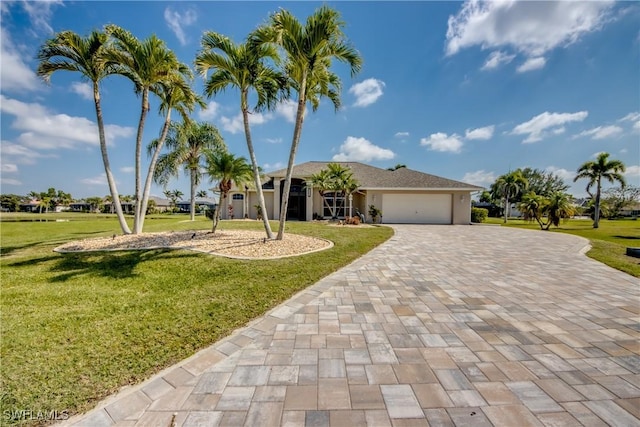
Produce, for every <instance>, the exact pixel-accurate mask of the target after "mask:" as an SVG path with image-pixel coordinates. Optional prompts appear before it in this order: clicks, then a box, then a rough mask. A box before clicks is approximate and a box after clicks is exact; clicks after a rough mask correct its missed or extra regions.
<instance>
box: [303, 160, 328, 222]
mask: <svg viewBox="0 0 640 427" xmlns="http://www.w3.org/2000/svg"><path fill="white" fill-rule="evenodd" d="M306 183H307V185H308V186H309V187H311V188H317V189H318V193H319V194H320V197H322V202H323V203H324V204H325V206H327V208H328V209H329V211H330V212H331V216H332V217H333V216H334V212H333V209H332V207H331V205H329V202H327V198H326V197H325V194H326V192H327V191H330V190H331V188H332V187H331V185H332V183H331V177H330V176H329V171H328V170H327V169H321V170H320V171H319V172H318V173H315V174H313V175H311V176H310V177H309V178H308V179H307V180H306Z"/></svg>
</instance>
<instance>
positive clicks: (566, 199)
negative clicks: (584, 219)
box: [544, 191, 575, 230]
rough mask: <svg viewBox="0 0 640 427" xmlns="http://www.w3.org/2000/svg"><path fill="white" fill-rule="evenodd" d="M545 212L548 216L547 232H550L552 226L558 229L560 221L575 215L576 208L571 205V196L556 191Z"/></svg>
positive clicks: (546, 205) (548, 200) (547, 202)
mask: <svg viewBox="0 0 640 427" xmlns="http://www.w3.org/2000/svg"><path fill="white" fill-rule="evenodd" d="M544 212H545V213H546V215H547V224H545V225H546V227H545V230H548V229H549V228H550V227H551V225H552V224H553V225H555V226H556V227H557V226H559V225H560V220H562V219H566V218H570V217H571V216H572V215H575V207H574V206H573V204H572V203H571V196H569V195H568V194H567V193H563V192H560V191H556V192H555V193H553V194H552V195H551V196H550V197H549V198H548V199H547V200H546V203H545V207H544Z"/></svg>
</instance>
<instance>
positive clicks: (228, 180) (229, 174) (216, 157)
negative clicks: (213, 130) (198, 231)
mask: <svg viewBox="0 0 640 427" xmlns="http://www.w3.org/2000/svg"><path fill="white" fill-rule="evenodd" d="M205 171H206V173H207V175H209V178H210V179H211V181H217V182H218V185H217V187H218V190H219V191H220V200H218V204H217V205H216V209H215V211H214V214H213V227H212V229H211V231H212V232H213V233H215V232H216V228H217V227H218V223H219V221H220V207H221V206H226V205H227V203H226V200H227V197H228V195H229V191H230V190H231V187H232V185H233V184H235V185H236V186H237V187H239V188H242V186H243V185H244V184H245V183H247V182H250V181H251V180H252V178H253V167H252V166H251V165H249V164H248V163H247V159H245V158H244V157H236V156H235V155H233V154H232V153H228V152H223V151H218V152H215V151H208V152H207V153H206V154H205Z"/></svg>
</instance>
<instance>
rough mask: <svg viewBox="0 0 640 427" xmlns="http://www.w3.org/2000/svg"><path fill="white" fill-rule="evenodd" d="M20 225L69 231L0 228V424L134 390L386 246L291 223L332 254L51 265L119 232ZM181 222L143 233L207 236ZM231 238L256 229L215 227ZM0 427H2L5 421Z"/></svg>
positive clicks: (161, 220) (184, 256)
mask: <svg viewBox="0 0 640 427" xmlns="http://www.w3.org/2000/svg"><path fill="white" fill-rule="evenodd" d="M8 217H9V216H7V214H3V215H2V218H3V219H7V218H8ZM11 218H12V219H18V218H23V219H24V216H12V217H11ZM26 218H27V219H36V218H46V219H49V220H51V219H71V220H70V221H68V222H65V221H62V222H3V223H2V224H1V225H0V226H1V230H0V237H1V239H2V240H1V246H2V258H1V259H0V267H1V269H0V278H1V280H2V281H1V284H2V285H1V286H2V287H1V290H2V295H1V297H2V298H1V301H0V304H1V313H0V328H1V335H2V342H1V343H0V349H1V353H0V354H1V355H2V364H1V365H0V389H1V390H2V392H1V393H2V394H1V396H0V403H1V406H2V407H1V411H2V414H3V415H4V414H6V412H5V411H16V410H32V411H43V412H47V413H48V412H50V411H58V412H61V411H68V412H69V413H70V414H73V413H77V412H83V411H86V410H88V409H90V408H91V407H92V406H94V405H95V404H96V403H97V402H98V401H99V400H101V399H103V398H105V397H106V396H108V395H110V394H112V393H113V392H115V391H117V390H118V389H119V388H120V387H122V386H123V385H127V384H134V383H139V382H141V381H143V380H144V379H145V378H148V377H150V376H152V375H153V374H154V373H156V372H158V371H160V370H161V369H163V368H165V367H167V366H170V365H172V364H174V363H177V362H178V361H180V360H182V359H184V358H186V357H188V356H189V355H191V354H193V353H194V352H196V351H197V350H199V349H202V348H204V347H206V346H208V345H210V344H212V343H214V342H216V341H218V340H219V339H221V338H223V337H225V336H227V335H228V334H230V333H231V332H232V331H233V330H234V329H236V328H238V327H241V326H243V325H245V324H246V323H247V322H248V321H250V320H251V319H254V318H256V317H258V316H260V315H262V314H263V313H265V312H266V311H267V310H269V309H270V308H272V307H274V306H276V305H278V304H279V303H281V302H282V301H285V300H286V299H288V298H289V297H291V296H292V295H293V294H295V293H296V292H298V291H300V290H301V289H304V288H306V287H308V286H309V285H311V284H313V283H315V282H316V281H317V280H319V279H320V278H322V277H323V276H326V275H327V274H330V273H331V272H333V271H335V270H337V269H338V268H340V267H342V266H344V265H346V264H348V263H349V262H351V261H353V260H354V259H356V258H358V257H359V256H361V255H362V254H364V253H366V252H368V251H369V250H371V249H372V248H374V247H375V246H377V245H378V244H380V243H382V242H384V241H385V240H387V239H388V238H389V237H390V236H391V235H392V234H393V231H392V230H391V229H390V228H387V227H372V228H365V227H361V228H352V227H349V228H346V227H345V228H343V227H328V226H326V225H322V224H316V223H307V222H299V223H296V222H291V223H288V224H287V231H288V232H291V233H300V234H305V235H312V236H317V237H323V238H325V239H329V240H331V241H333V242H334V243H335V246H334V247H333V248H331V249H329V250H327V251H323V252H319V253H313V254H308V255H304V256H300V257H293V258H285V259H280V260H265V261H247V260H232V259H226V258H221V257H213V256H210V255H205V254H199V253H195V252H188V251H169V250H153V251H128V252H103V253H87V254H67V255H60V254H56V253H53V252H52V249H53V248H54V247H55V246H57V245H59V244H61V243H63V242H67V241H69V240H77V239H81V238H86V237H93V236H95V237H98V236H104V235H107V236H108V235H111V234H113V233H115V232H119V228H118V224H117V221H116V219H115V218H113V217H111V216H106V217H97V216H95V215H82V214H71V215H69V214H66V215H64V214H60V215H58V214H48V215H43V216H40V215H36V214H28V215H27V216H26ZM186 219H187V217H186V216H185V215H159V216H156V217H151V218H149V219H147V221H146V223H145V231H161V230H185V229H207V228H209V227H210V222H209V221H207V220H206V219H204V218H202V217H200V218H198V219H197V220H196V222H195V223H191V222H188V221H185V220H186ZM274 226H276V224H275V223H274ZM232 227H233V228H251V229H261V223H258V222H253V221H233V222H228V221H223V222H222V224H221V230H224V229H225V228H232ZM2 421H3V422H8V421H7V419H6V417H5V416H3V417H2ZM14 423H15V422H14Z"/></svg>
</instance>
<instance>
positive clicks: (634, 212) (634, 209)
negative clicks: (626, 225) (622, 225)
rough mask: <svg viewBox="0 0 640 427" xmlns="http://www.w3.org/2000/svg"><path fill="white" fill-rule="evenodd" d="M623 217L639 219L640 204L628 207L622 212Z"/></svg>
mask: <svg viewBox="0 0 640 427" xmlns="http://www.w3.org/2000/svg"><path fill="white" fill-rule="evenodd" d="M620 215H621V216H630V217H636V218H637V217H639V216H640V203H637V202H636V203H633V204H630V205H628V206H626V207H625V208H624V209H622V210H621V211H620Z"/></svg>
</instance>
